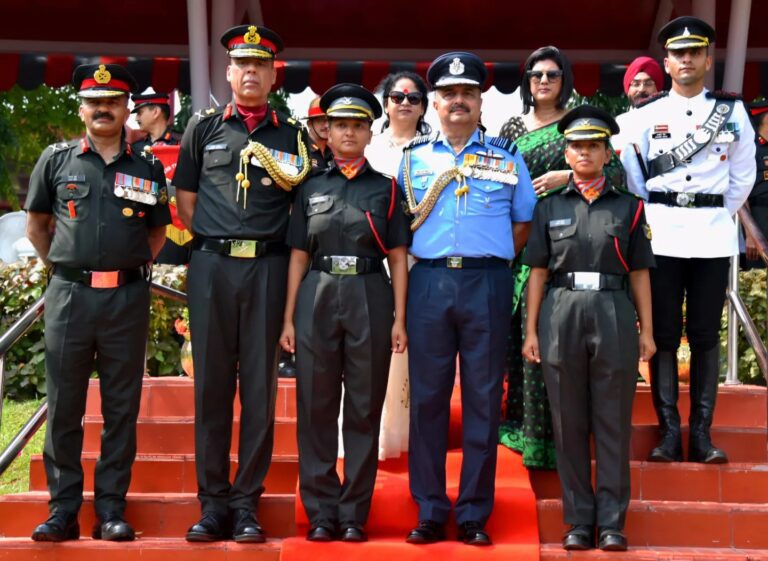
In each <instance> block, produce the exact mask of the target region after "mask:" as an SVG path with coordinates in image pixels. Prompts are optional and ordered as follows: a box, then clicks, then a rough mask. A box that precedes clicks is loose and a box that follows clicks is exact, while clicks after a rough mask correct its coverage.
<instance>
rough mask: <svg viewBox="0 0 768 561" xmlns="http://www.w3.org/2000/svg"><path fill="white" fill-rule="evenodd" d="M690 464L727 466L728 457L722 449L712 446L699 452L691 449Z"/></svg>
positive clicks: (689, 451) (689, 454)
mask: <svg viewBox="0 0 768 561" xmlns="http://www.w3.org/2000/svg"><path fill="white" fill-rule="evenodd" d="M688 461H689V462H700V463H702V464H727V463H728V456H727V454H726V453H725V452H723V451H722V450H720V448H715V447H714V446H711V445H710V447H709V448H708V449H706V450H699V449H697V448H695V447H691V448H689V450H688Z"/></svg>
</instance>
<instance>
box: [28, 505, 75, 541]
mask: <svg viewBox="0 0 768 561" xmlns="http://www.w3.org/2000/svg"><path fill="white" fill-rule="evenodd" d="M79 537H80V524H78V522H77V513H76V512H69V511H66V510H57V511H56V512H54V513H53V514H51V516H49V517H48V520H46V521H45V522H43V523H42V524H39V525H38V526H37V528H35V530H34V531H33V532H32V539H33V540H35V541H36V542H63V541H64V540H76V539H78V538H79Z"/></svg>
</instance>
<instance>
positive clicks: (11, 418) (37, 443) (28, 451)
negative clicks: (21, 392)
mask: <svg viewBox="0 0 768 561" xmlns="http://www.w3.org/2000/svg"><path fill="white" fill-rule="evenodd" d="M39 406H40V401H24V402H17V401H9V400H6V401H5V402H4V403H3V422H2V427H0V449H5V447H6V446H7V445H8V443H9V442H10V441H11V440H12V439H13V437H14V436H16V433H17V432H19V430H20V429H21V427H22V426H24V423H26V422H27V420H29V418H30V417H31V416H32V413H34V412H35V410H37V408H38V407H39ZM44 436H45V425H43V426H42V427H40V430H38V431H37V434H35V436H34V438H32V440H31V441H30V442H29V443H27V445H26V447H25V448H24V450H23V451H22V453H21V455H20V456H19V457H18V458H16V459H15V460H14V461H13V463H12V464H11V467H9V468H8V470H7V471H6V472H5V473H4V474H2V475H0V495H7V494H9V493H22V492H24V491H29V459H30V457H31V456H32V454H40V453H41V452H42V451H43V439H44Z"/></svg>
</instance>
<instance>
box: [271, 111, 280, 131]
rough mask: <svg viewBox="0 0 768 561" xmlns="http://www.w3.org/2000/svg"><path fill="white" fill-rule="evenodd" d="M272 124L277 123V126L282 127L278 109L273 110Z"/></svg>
mask: <svg viewBox="0 0 768 561" xmlns="http://www.w3.org/2000/svg"><path fill="white" fill-rule="evenodd" d="M272 124H273V125H275V127H276V128H280V121H279V120H278V118H277V111H275V110H274V109H273V110H272Z"/></svg>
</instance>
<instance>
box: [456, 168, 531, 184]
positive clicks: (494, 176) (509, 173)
mask: <svg viewBox="0 0 768 561" xmlns="http://www.w3.org/2000/svg"><path fill="white" fill-rule="evenodd" d="M459 171H460V172H461V175H463V176H464V177H472V178H474V179H483V180H485V181H494V182H496V183H506V184H507V185H517V174H516V173H515V172H514V171H513V170H499V169H493V168H491V167H488V166H484V165H482V164H475V165H471V166H461V167H460V168H459Z"/></svg>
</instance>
